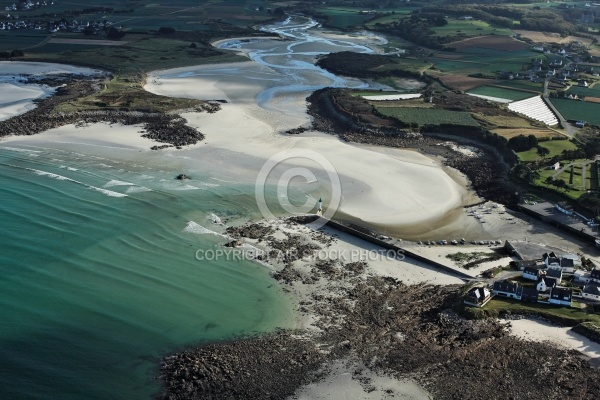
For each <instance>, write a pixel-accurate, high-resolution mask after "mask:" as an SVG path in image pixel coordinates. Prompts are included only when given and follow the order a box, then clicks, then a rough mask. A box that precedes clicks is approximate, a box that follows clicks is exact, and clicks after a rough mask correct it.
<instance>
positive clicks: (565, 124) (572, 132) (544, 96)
mask: <svg viewBox="0 0 600 400" xmlns="http://www.w3.org/2000/svg"><path fill="white" fill-rule="evenodd" d="M549 82H550V79H549V78H546V79H545V80H544V93H543V94H542V99H544V102H545V103H546V104H547V105H548V107H550V109H551V110H552V112H553V113H554V115H556V117H557V118H558V121H559V122H560V125H561V126H562V127H563V129H564V131H565V133H566V134H567V136H569V137H571V138H572V137H573V136H574V135H575V133H576V132H577V129H576V128H575V127H574V126H573V125H571V124H569V123H568V122H567V120H566V119H565V118H564V117H563V116H562V114H561V113H560V112H559V111H558V110H557V109H556V107H554V104H552V102H551V101H550V99H549V98H548V83H549Z"/></svg>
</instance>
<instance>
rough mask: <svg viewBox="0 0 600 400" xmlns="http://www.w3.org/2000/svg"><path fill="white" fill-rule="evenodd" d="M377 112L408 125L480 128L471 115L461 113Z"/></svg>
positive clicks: (431, 110) (399, 109) (426, 110)
mask: <svg viewBox="0 0 600 400" xmlns="http://www.w3.org/2000/svg"><path fill="white" fill-rule="evenodd" d="M377 111H379V112H380V113H381V114H383V115H386V116H388V117H394V118H396V119H398V120H400V121H402V122H404V123H407V124H418V125H419V126H421V125H441V124H452V125H463V126H479V123H477V121H475V120H474V119H473V117H471V114H469V113H467V112H461V111H449V110H443V109H438V108H412V107H411V108H404V107H377Z"/></svg>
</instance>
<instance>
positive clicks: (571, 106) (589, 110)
mask: <svg viewBox="0 0 600 400" xmlns="http://www.w3.org/2000/svg"><path fill="white" fill-rule="evenodd" d="M550 101H551V102H552V104H554V107H556V108H557V110H558V111H559V112H560V113H561V114H562V115H563V117H565V118H566V119H568V120H574V121H577V120H584V121H587V122H588V123H590V124H593V125H598V126H600V104H598V103H588V102H584V101H577V100H569V99H555V98H552V99H550Z"/></svg>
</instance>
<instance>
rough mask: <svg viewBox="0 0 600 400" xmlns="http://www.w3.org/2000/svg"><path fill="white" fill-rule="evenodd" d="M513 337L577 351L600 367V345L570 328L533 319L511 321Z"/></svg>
mask: <svg viewBox="0 0 600 400" xmlns="http://www.w3.org/2000/svg"><path fill="white" fill-rule="evenodd" d="M510 325H511V328H510V331H511V333H512V334H513V335H515V336H517V337H520V338H522V339H525V340H531V341H534V342H543V343H550V344H552V345H554V346H558V347H561V348H566V349H570V350H576V351H578V352H580V353H581V354H583V355H585V356H586V357H589V358H590V361H591V362H592V363H593V364H594V365H596V366H600V343H596V342H593V341H591V340H590V339H588V338H586V337H585V336H582V335H580V334H578V333H575V332H573V331H572V330H571V328H569V327H561V326H555V325H552V324H549V323H547V322H542V321H536V320H532V319H526V318H524V319H515V320H510Z"/></svg>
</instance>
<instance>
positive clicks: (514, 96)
mask: <svg viewBox="0 0 600 400" xmlns="http://www.w3.org/2000/svg"><path fill="white" fill-rule="evenodd" d="M467 93H471V94H479V95H482V96H492V97H499V98H501V99H508V100H523V99H527V98H529V97H533V96H535V94H534V93H528V92H521V91H519V90H512V89H504V88H499V87H495V86H479V87H476V88H473V89H471V90H469V91H468V92H467Z"/></svg>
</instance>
